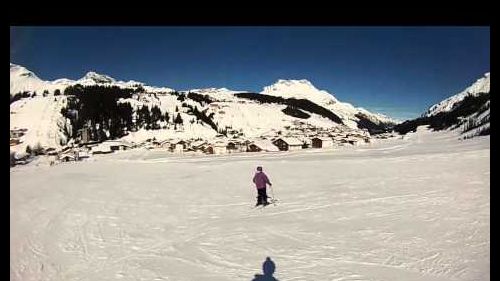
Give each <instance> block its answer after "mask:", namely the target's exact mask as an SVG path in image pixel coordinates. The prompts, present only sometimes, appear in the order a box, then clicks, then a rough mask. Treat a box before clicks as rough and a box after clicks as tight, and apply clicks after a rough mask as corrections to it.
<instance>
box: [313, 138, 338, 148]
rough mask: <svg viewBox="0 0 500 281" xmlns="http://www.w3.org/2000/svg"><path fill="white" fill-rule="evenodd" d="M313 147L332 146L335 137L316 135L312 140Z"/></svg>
mask: <svg viewBox="0 0 500 281" xmlns="http://www.w3.org/2000/svg"><path fill="white" fill-rule="evenodd" d="M311 141H312V147H313V148H330V147H333V139H332V138H327V137H315V138H313V139H312V140H311Z"/></svg>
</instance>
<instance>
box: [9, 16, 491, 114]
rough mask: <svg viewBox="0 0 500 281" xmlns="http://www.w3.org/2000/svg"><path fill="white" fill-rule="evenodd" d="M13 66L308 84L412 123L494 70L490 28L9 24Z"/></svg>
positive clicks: (192, 82)
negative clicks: (433, 106)
mask: <svg viewBox="0 0 500 281" xmlns="http://www.w3.org/2000/svg"><path fill="white" fill-rule="evenodd" d="M10 60H11V62H12V63H16V64H20V65H23V66H25V67H27V68H28V69H30V70H32V71H34V72H35V73H36V74H37V75H38V76H39V77H40V78H42V79H45V80H53V79H58V78H63V77H64V78H70V79H78V78H80V77H81V76H83V75H84V74H85V73H86V72H88V71H96V72H98V73H103V74H107V75H110V76H112V77H114V78H116V79H119V80H125V81H126V80H130V79H133V80H137V81H141V82H144V83H146V84H148V85H153V86H166V87H171V88H174V89H178V90H186V89H193V88H205V87H226V88H229V89H234V90H247V91H254V92H260V91H261V90H262V88H263V87H264V86H267V85H270V84H273V83H274V82H276V81H277V80H278V79H307V80H309V81H311V83H313V84H314V85H315V86H316V87H317V88H319V89H322V90H326V91H328V92H330V93H332V94H334V95H335V96H336V97H337V98H338V99H339V100H341V101H345V102H349V103H352V104H353V105H354V106H360V107H364V108H366V109H368V110H371V111H376V112H381V113H384V114H387V115H389V116H391V117H394V118H399V119H403V120H404V119H407V118H414V117H417V116H419V115H420V114H421V113H422V112H424V111H425V110H426V109H427V108H428V107H429V106H431V105H433V104H434V103H436V102H439V101H441V100H443V99H444V98H446V97H448V96H451V95H453V94H455V93H457V92H459V91H461V90H463V89H464V88H465V87H467V86H468V85H470V84H471V83H473V82H474V81H475V80H476V79H478V78H480V77H481V76H482V75H483V74H484V73H485V72H488V71H489V70H490V29H489V27H425V26H421V27H327V26H321V27H264V26H261V27H250V26H246V27H229V26H227V27H125V26H119V27H118V26H117V27H11V29H10Z"/></svg>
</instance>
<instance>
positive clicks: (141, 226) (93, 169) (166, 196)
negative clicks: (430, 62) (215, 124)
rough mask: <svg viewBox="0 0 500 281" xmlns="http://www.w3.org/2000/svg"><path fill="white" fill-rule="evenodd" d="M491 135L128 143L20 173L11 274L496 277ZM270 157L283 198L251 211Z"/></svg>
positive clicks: (15, 179)
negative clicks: (134, 146) (254, 145)
mask: <svg viewBox="0 0 500 281" xmlns="http://www.w3.org/2000/svg"><path fill="white" fill-rule="evenodd" d="M489 160H490V138H489V136H487V137H478V138H474V139H470V140H465V141H460V140H458V135H457V134H456V133H455V132H446V131H445V132H438V133H431V132H429V131H427V130H425V129H422V128H419V130H418V131H417V132H416V133H411V134H408V135H407V136H405V138H404V139H401V138H398V139H390V140H387V141H380V142H378V143H373V144H371V145H370V146H363V147H352V148H345V149H341V150H327V151H322V150H308V151H299V152H288V153H287V152H277V153H263V154H242V155H240V156H237V155H233V156H197V157H179V156H172V155H169V154H166V153H163V154H162V153H160V152H158V151H147V150H132V151H125V152H122V153H117V154H114V155H108V156H107V157H95V158H94V160H92V161H88V162H80V163H68V164H61V165H57V166H54V167H48V166H34V165H31V166H24V167H15V168H13V169H11V173H10V182H11V185H10V194H11V195H10V280H23V281H25V280H51V281H55V280H89V281H90V280H178V281H182V280H208V281H211V280H214V281H215V280H217V281H225V280H228V281H229V280H231V281H234V280H245V281H249V280H252V279H253V278H254V275H255V274H259V273H260V274H261V273H262V263H263V262H264V260H265V258H266V257H267V256H269V257H271V259H272V260H273V261H274V262H275V264H276V272H275V274H274V277H275V278H276V279H278V280H280V281H286V280H315V281H317V280H410V281H411V280H421V281H424V280H425V281H438V280H439V281H452V280H453V281H455V280H489V279H490V223H489V221H490V181H489V176H490V165H489V163H490V162H489ZM257 165H262V166H263V167H264V170H265V171H266V172H267V173H268V175H269V177H270V179H271V181H272V182H273V184H274V185H273V188H274V193H275V195H276V197H278V198H279V199H280V200H281V203H280V204H279V205H278V206H272V205H271V206H268V207H266V209H263V210H259V209H251V206H252V205H253V204H254V201H255V195H256V194H255V191H254V189H253V187H252V184H251V178H252V176H253V171H254V169H255V167H256V166H257Z"/></svg>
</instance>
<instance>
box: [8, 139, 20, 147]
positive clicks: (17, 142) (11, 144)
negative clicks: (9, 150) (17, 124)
mask: <svg viewBox="0 0 500 281" xmlns="http://www.w3.org/2000/svg"><path fill="white" fill-rule="evenodd" d="M20 143H21V141H20V140H19V139H10V146H13V145H18V144H20Z"/></svg>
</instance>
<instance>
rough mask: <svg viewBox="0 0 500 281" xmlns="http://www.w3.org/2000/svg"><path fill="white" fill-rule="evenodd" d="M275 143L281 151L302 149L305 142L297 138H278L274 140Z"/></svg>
mask: <svg viewBox="0 0 500 281" xmlns="http://www.w3.org/2000/svg"><path fill="white" fill-rule="evenodd" d="M273 144H274V145H276V146H277V147H278V148H279V150H281V151H288V150H290V151H292V150H300V149H302V146H303V145H304V143H303V142H302V141H300V140H298V139H296V138H278V139H276V140H275V141H273Z"/></svg>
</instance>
